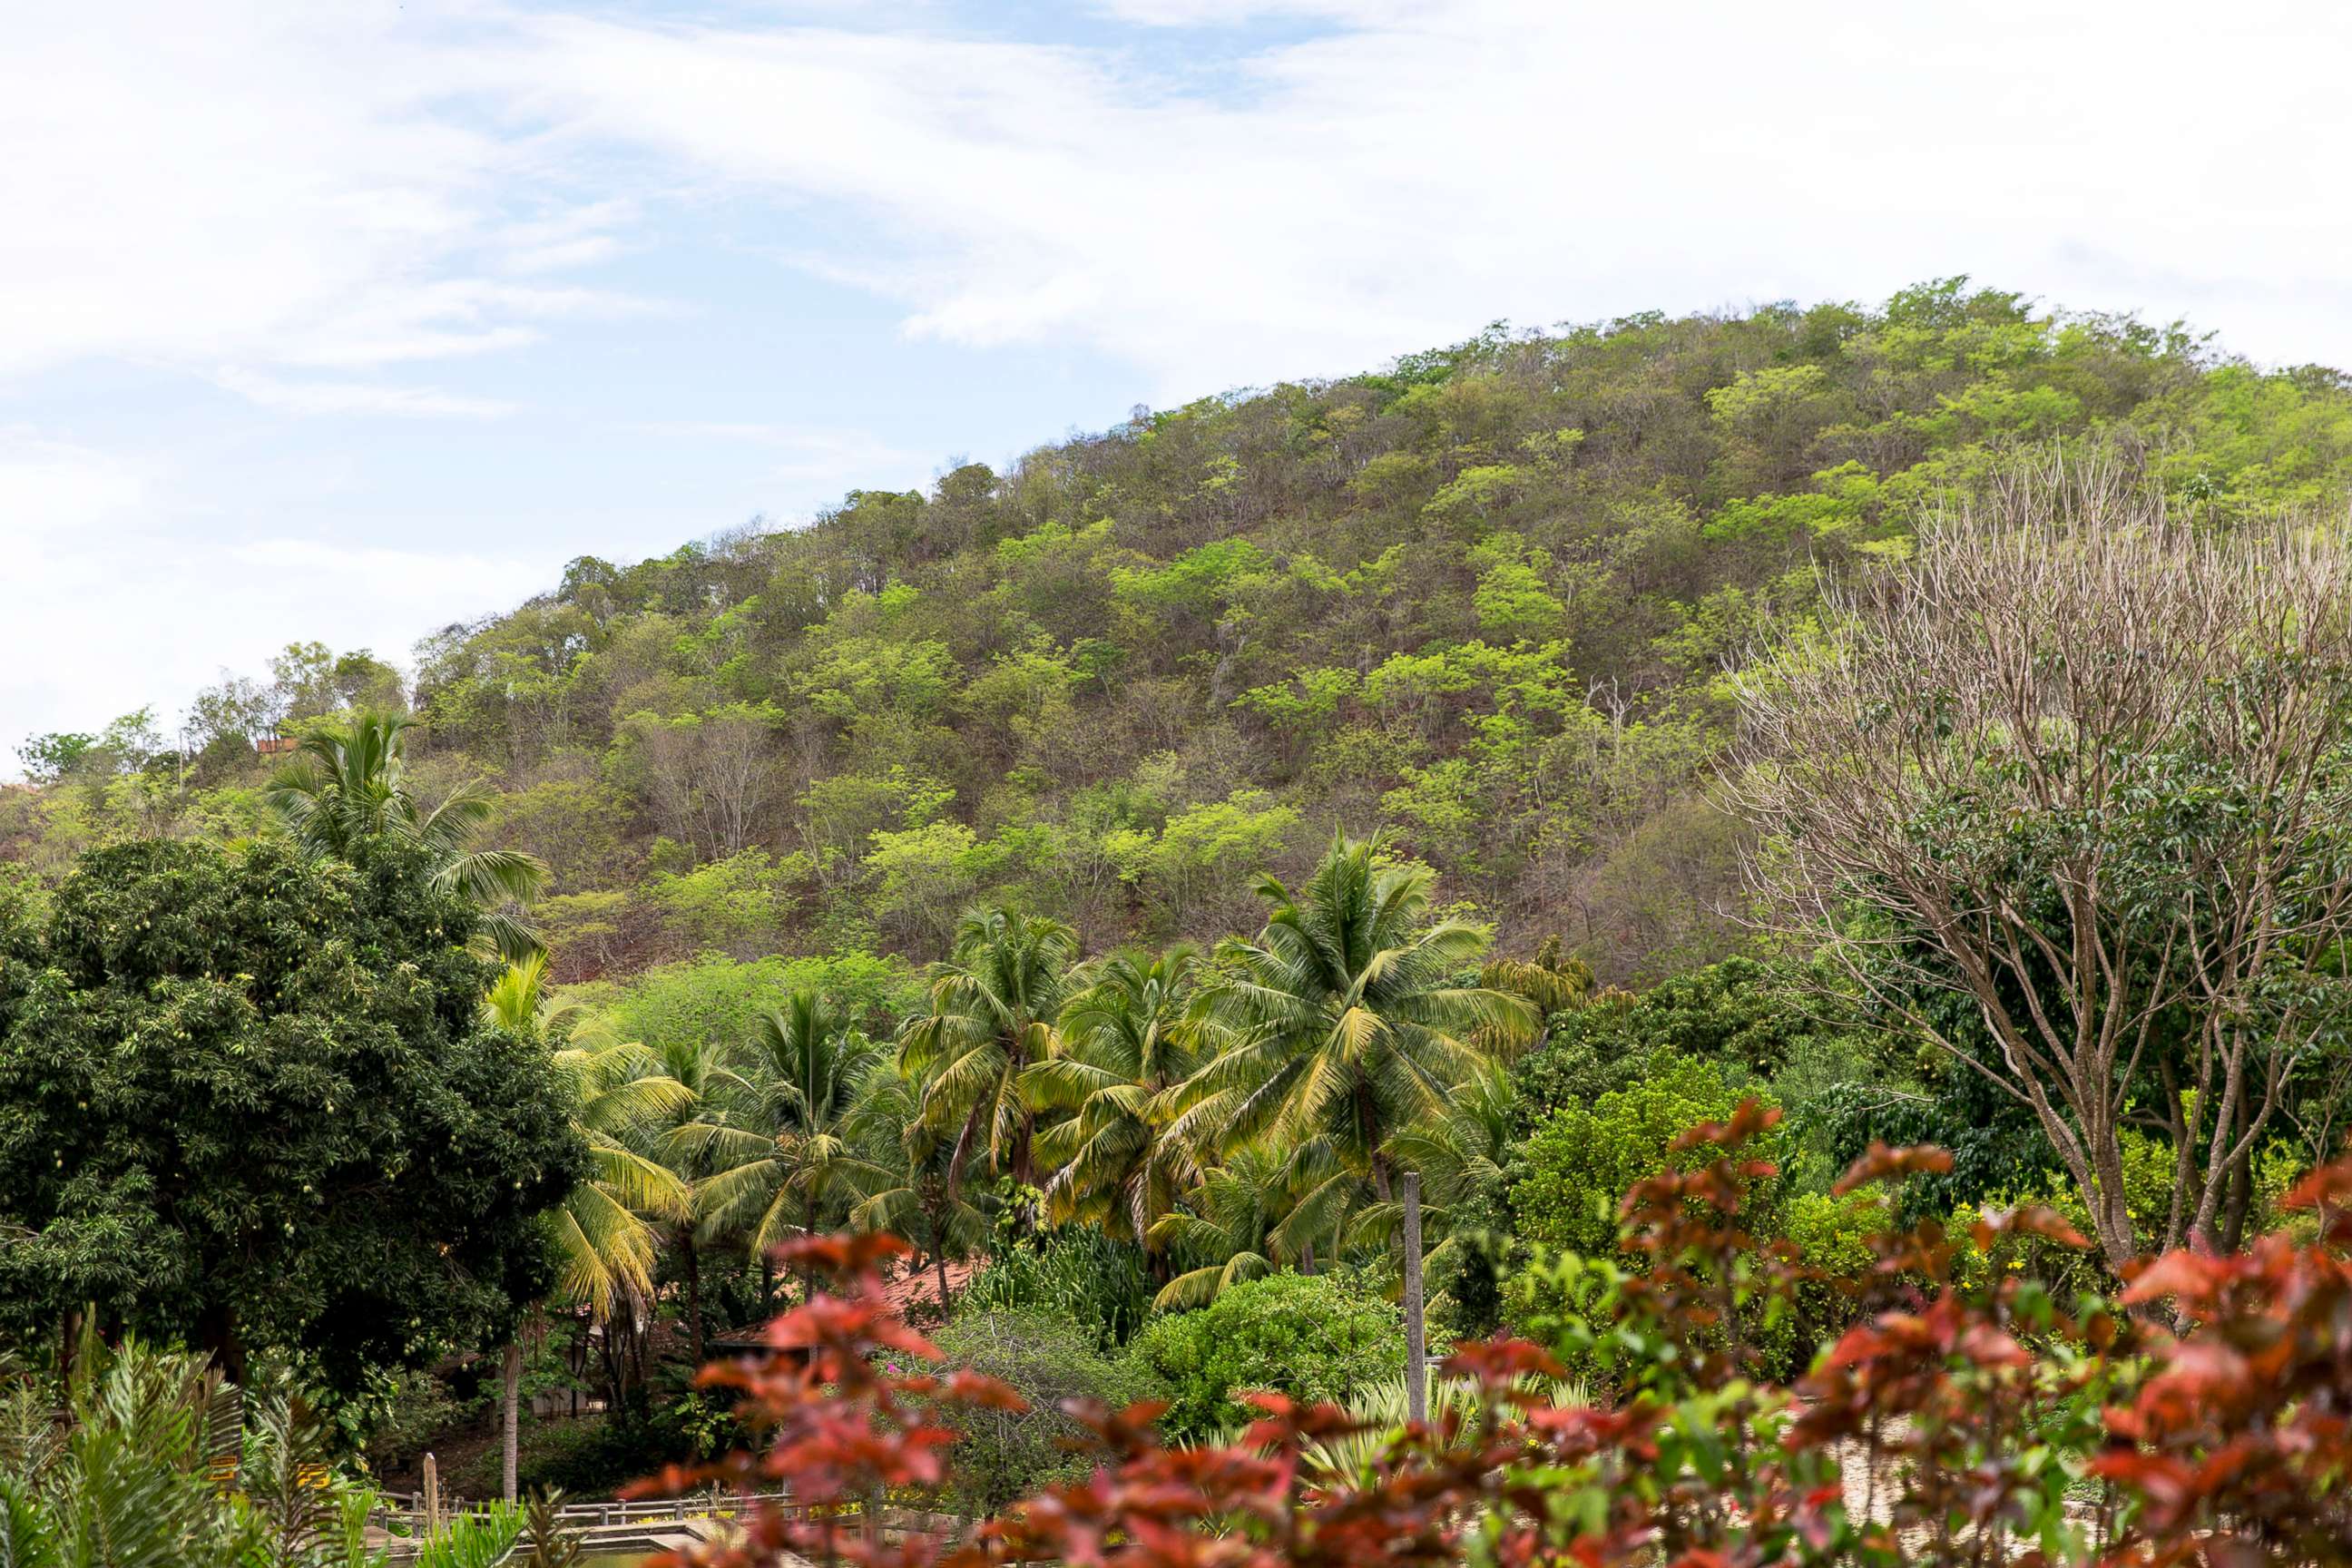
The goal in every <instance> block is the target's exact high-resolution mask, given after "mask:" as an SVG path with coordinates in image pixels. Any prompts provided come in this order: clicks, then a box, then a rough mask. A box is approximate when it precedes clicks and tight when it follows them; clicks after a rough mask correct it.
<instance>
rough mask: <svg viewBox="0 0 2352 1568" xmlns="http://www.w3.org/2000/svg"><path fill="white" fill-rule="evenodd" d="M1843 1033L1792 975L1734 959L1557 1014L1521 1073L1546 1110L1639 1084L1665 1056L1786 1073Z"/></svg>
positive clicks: (1734, 1071)
mask: <svg viewBox="0 0 2352 1568" xmlns="http://www.w3.org/2000/svg"><path fill="white" fill-rule="evenodd" d="M1835 1037H1836V1031H1835V1030H1834V1029H1833V1028H1832V1027H1831V1026H1829V1025H1828V1024H1826V1023H1825V1022H1823V1021H1822V1020H1821V1019H1819V1018H1818V1017H1816V1016H1814V1014H1813V1012H1812V1011H1811V1009H1810V1008H1809V1006H1808V1005H1807V1002H1806V999H1805V997H1803V996H1802V995H1801V994H1798V992H1797V990H1796V987H1795V984H1794V982H1793V979H1792V977H1791V976H1790V975H1788V974H1786V973H1782V972H1780V971H1779V970H1777V969H1775V968H1773V967H1771V966H1769V965H1766V964H1761V963H1756V962H1754V961H1753V960H1750V959H1744V958H1732V959H1726V960H1725V961H1724V962H1722V963H1715V964H1710V965H1708V966H1707V967H1706V968H1705V969H1699V970H1695V971H1693V972H1692V973H1688V974H1678V975H1676V976H1675V977H1674V978H1673V979H1671V980H1666V981H1664V982H1661V983H1660V984H1657V985H1654V986H1653V987H1652V988H1651V989H1649V990H1647V991H1643V992H1641V993H1640V994H1629V993H1626V992H1622V991H1612V992H1608V993H1605V994H1602V995H1601V996H1598V997H1596V998H1594V999H1593V1000H1592V1001H1591V1003H1589V1004H1588V1005H1584V1006H1582V1007H1576V1008H1570V1009H1568V1010H1566V1011H1563V1012H1559V1013H1555V1014H1554V1015H1552V1018H1551V1035H1550V1038H1549V1041H1548V1042H1547V1043H1546V1045H1545V1046H1544V1047H1543V1048H1542V1049H1541V1050H1538V1051H1533V1052H1530V1053H1529V1054H1528V1056H1527V1058H1525V1059H1524V1060H1522V1061H1521V1062H1520V1063H1519V1064H1518V1066H1517V1068H1516V1069H1515V1070H1514V1073H1513V1076H1514V1077H1515V1078H1516V1079H1517V1084H1518V1089H1519V1100H1520V1102H1521V1103H1522V1104H1523V1105H1524V1106H1526V1108H1527V1110H1528V1114H1529V1115H1531V1116H1535V1117H1540V1116H1542V1115H1543V1114H1544V1113H1545V1112H1546V1111H1549V1110H1557V1109H1559V1107H1561V1106H1564V1105H1574V1104H1580V1103H1588V1102H1590V1101H1591V1100H1597V1099H1599V1098H1600V1097H1601V1095H1603V1094H1607V1093H1610V1092H1612V1091H1614V1090H1618V1089H1628V1088H1631V1087H1633V1085H1635V1084H1638V1083H1639V1082H1641V1080H1642V1079H1643V1078H1644V1077H1646V1076H1647V1074H1648V1070H1649V1064H1650V1063H1651V1061H1652V1060H1653V1059H1654V1058H1658V1057H1660V1056H1666V1057H1681V1058H1698V1059H1699V1060H1702V1061H1705V1062H1707V1063H1709V1064H1711V1065H1713V1066H1715V1067H1716V1068H1718V1069H1719V1070H1722V1071H1723V1072H1724V1073H1725V1075H1726V1076H1727V1077H1730V1078H1734V1079H1738V1078H1740V1077H1742V1076H1743V1075H1746V1074H1755V1075H1759V1076H1760V1075H1765V1074H1769V1073H1774V1072H1777V1071H1779V1070H1780V1068H1781V1066H1782V1065H1783V1064H1784V1063H1786V1062H1787V1061H1788V1060H1789V1059H1790V1057H1791V1056H1792V1055H1793V1054H1796V1053H1797V1052H1799V1051H1801V1049H1803V1048H1804V1047H1807V1046H1809V1045H1818V1044H1819V1043H1820V1042H1821V1041H1822V1040H1825V1039H1832V1038H1835Z"/></svg>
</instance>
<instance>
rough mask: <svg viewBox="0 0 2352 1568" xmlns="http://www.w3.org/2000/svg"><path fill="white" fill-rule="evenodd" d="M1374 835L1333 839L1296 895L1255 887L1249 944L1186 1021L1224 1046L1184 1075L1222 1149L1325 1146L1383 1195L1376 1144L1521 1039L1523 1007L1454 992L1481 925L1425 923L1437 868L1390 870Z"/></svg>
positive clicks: (1519, 1002)
mask: <svg viewBox="0 0 2352 1568" xmlns="http://www.w3.org/2000/svg"><path fill="white" fill-rule="evenodd" d="M1434 877H1435V873H1433V872H1432V871H1431V870H1430V869H1429V868H1426V867H1423V866H1419V865H1415V864H1411V863H1403V864H1399V863H1392V862H1389V861H1387V860H1385V859H1384V858H1383V857H1382V855H1381V841H1380V840H1379V839H1378V838H1377V837H1374V838H1370V839H1349V838H1346V837H1339V838H1337V839H1335V840H1334V841H1333V843H1332V846H1331V848H1330V850H1329V852H1328V854H1326V855H1325V856H1324V858H1323V862H1322V864H1321V865H1320V866H1318V868H1316V871H1315V874H1314V876H1313V878H1311V879H1309V880H1308V882H1307V886H1306V888H1305V889H1303V890H1302V891H1301V892H1299V893H1296V894H1294V893H1293V892H1291V890H1290V889H1287V888H1286V887H1284V886H1283V885H1282V883H1281V882H1279V881H1277V880H1276V879H1274V878H1272V877H1268V878H1266V879H1265V880H1264V881H1263V882H1261V883H1260V884H1259V892H1260V895H1261V896H1262V897H1263V898H1265V900H1266V902H1267V904H1268V906H1269V912H1268V914H1267V917H1266V923H1265V930H1264V931H1261V932H1259V934H1258V935H1257V937H1256V938H1255V940H1244V939H1243V938H1239V937H1234V938H1228V939H1227V940H1226V941H1225V942H1222V943H1220V944H1219V946H1218V948H1217V952H1216V963H1215V964H1214V965H1213V967H1212V969H1211V970H1210V972H1209V974H1208V977H1207V979H1206V981H1205V982H1204V984H1203V985H1202V991H1201V1000H1200V1003H1199V1005H1198V1008H1197V1012H1198V1016H1200V1018H1201V1020H1202V1023H1203V1024H1204V1026H1206V1027H1207V1028H1208V1029H1209V1030H1210V1031H1211V1032H1212V1037H1213V1038H1214V1039H1215V1040H1216V1041H1217V1042H1218V1043H1219V1044H1220V1045H1221V1047H1222V1049H1221V1051H1220V1053H1219V1054H1218V1055H1217V1056H1216V1058H1214V1059H1213V1060H1212V1061H1210V1062H1209V1064H1208V1065H1207V1066H1206V1067H1205V1068H1202V1071H1201V1072H1200V1073H1198V1074H1196V1075H1195V1078H1194V1082H1193V1084H1192V1088H1191V1089H1190V1090H1189V1096H1190V1098H1192V1100H1195V1101H1198V1102H1202V1103H1213V1104H1214V1105H1215V1106H1216V1107H1217V1108H1218V1109H1219V1110H1220V1111H1221V1113H1222V1114H1223V1118H1224V1121H1225V1135H1226V1137H1227V1139H1228V1140H1229V1141H1230V1142H1247V1141H1250V1140H1252V1139H1255V1138H1258V1137H1261V1136H1267V1137H1271V1138H1272V1139H1273V1140H1274V1141H1275V1142H1277V1143H1279V1144H1285V1145H1294V1146H1295V1145H1298V1144H1302V1143H1305V1142H1307V1141H1309V1140H1311V1139H1314V1138H1317V1137H1328V1138H1329V1139H1331V1140H1332V1142H1333V1146H1334V1148H1335V1149H1337V1150H1338V1151H1339V1152H1340V1153H1341V1154H1342V1155H1343V1156H1344V1157H1345V1158H1346V1159H1347V1160H1348V1161H1349V1163H1351V1164H1352V1165H1353V1166H1355V1167H1356V1168H1357V1169H1360V1170H1362V1171H1364V1172H1366V1173H1369V1175H1370V1178H1371V1181H1372V1184H1373V1185H1374V1187H1375V1188H1376V1189H1377V1191H1378V1192H1379V1194H1380V1196H1381V1201H1382V1202H1383V1203H1385V1202H1387V1201H1388V1200H1389V1198H1390V1196H1391V1193H1390V1186H1389V1173H1390V1165H1391V1160H1390V1156H1389V1154H1388V1152H1387V1149H1386V1143H1387V1140H1388V1136H1389V1134H1390V1133H1391V1132H1392V1131H1395V1130H1396V1129H1397V1128H1399V1127H1402V1126H1404V1125H1407V1124H1409V1123H1411V1122H1413V1121H1419V1120H1421V1119H1423V1118H1425V1117H1428V1116H1430V1115H1433V1114H1434V1113H1435V1112H1437V1111H1438V1110H1441V1109H1442V1108H1443V1107H1444V1103H1445V1099H1446V1096H1447V1095H1448V1094H1450V1093H1451V1092H1452V1091H1453V1090H1454V1088H1455V1087H1456V1086H1457V1085H1459V1084H1461V1083H1462V1082H1464V1081H1465V1079H1468V1078H1469V1077H1470V1076H1471V1074H1472V1073H1473V1072H1474V1071H1475V1069H1476V1067H1477V1064H1478V1063H1479V1061H1480V1060H1481V1059H1483V1058H1485V1057H1486V1055H1487V1054H1488V1053H1489V1050H1490V1049H1491V1048H1492V1047H1494V1046H1496V1045H1499V1044H1507V1042H1509V1041H1511V1040H1515V1039H1518V1038H1523V1037H1525V1036H1526V1035H1527V1034H1528V1033H1529V1032H1530V1031H1531V1030H1532V1029H1533V1027H1534V1024H1535V1009H1534V1008H1533V1007H1532V1006H1530V1005H1528V1002H1527V1001H1526V1000H1525V999H1524V998H1522V997H1519V996H1516V995H1513V994H1509V993H1507V992H1502V991H1496V990H1494V989H1491V988H1489V987H1487V986H1484V985H1479V984H1464V983H1463V980H1464V975H1465V971H1468V970H1470V969H1472V968H1473V966H1475V964H1476V963H1477V961H1478V958H1479V956H1480V954H1481V953H1483V952H1485V951H1486V942H1487V932H1486V928H1485V927H1483V926H1478V925H1474V924H1472V923H1471V922H1469V921H1462V920H1455V919H1433V918H1431V916H1430V913H1429V889H1430V884H1431V883H1432V881H1433V879H1434Z"/></svg>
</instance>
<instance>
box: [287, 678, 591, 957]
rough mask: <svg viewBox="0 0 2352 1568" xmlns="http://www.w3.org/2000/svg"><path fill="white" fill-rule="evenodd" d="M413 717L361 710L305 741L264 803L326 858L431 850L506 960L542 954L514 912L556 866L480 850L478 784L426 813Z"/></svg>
mask: <svg viewBox="0 0 2352 1568" xmlns="http://www.w3.org/2000/svg"><path fill="white" fill-rule="evenodd" d="M415 728H416V721H415V719H412V718H410V717H409V716H408V715H407V714H405V713H391V712H384V711H381V710H373V709H357V710H353V711H352V712H351V713H350V714H348V715H346V716H345V717H344V718H343V719H342V720H341V721H340V722H338V723H333V724H330V725H328V726H326V727H325V728H322V729H320V730H317V731H312V732H311V733H310V734H309V735H306V736H304V737H303V738H302V743H301V745H300V747H299V750H298V753H297V755H296V756H295V758H294V759H293V760H292V761H291V762H289V763H286V764H285V765H284V766H283V767H281V768H279V769H278V772H277V773H275V774H273V775H272V776H271V778H270V781H269V784H268V787H267V788H266V789H265V790H264V792H263V795H262V798H263V799H264V800H265V801H266V802H268V805H269V808H270V810H271V811H272V812H273V813H275V814H276V816H277V817H278V820H279V821H280V822H281V823H283V824H284V825H285V826H286V828H287V831H288V832H289V833H291V834H292V835H293V836H294V837H295V839H296V840H297V841H298V842H299V843H300V844H301V845H302V847H303V848H304V849H305V850H306V851H308V852H309V853H310V854H311V855H313V856H317V857H321V858H324V857H329V856H334V857H349V856H350V855H351V854H352V851H353V849H354V848H355V847H357V846H358V845H359V844H360V843H361V842H362V841H363V840H365V839H368V838H373V837H389V838H396V839H401V840H404V841H406V842H408V843H411V844H414V845H415V846H417V847H420V848H422V849H423V850H424V851H425V854H426V855H427V856H428V857H429V858H431V860H432V863H433V867H434V875H433V879H434V883H435V885H436V886H437V887H440V888H444V889H448V890H450V891H454V892H457V893H458V894H460V895H462V896H463V897H464V898H466V899H467V900H468V901H470V902H472V903H473V904H475V905H476V906H477V907H478V908H479V909H480V910H481V911H482V931H483V934H484V935H485V936H487V937H488V939H489V941H490V942H491V944H492V945H494V946H495V947H496V948H497V949H498V951H499V954H500V956H502V957H504V958H507V959H509V960H515V959H520V958H524V957H527V956H529V955H530V953H533V952H538V951H540V941H539V936H538V933H537V932H535V931H532V930H531V929H530V926H528V925H527V924H525V923H524V922H523V921H520V920H518V919H517V918H516V917H515V916H514V915H513V914H511V913H510V912H509V910H508V909H507V908H506V906H508V905H511V904H528V903H529V902H530V900H532V899H534V898H536V897H538V895H539V889H540V887H541V884H542V883H544V882H545V880H546V879H547V868H546V866H545V865H544V864H543V863H542V862H541V860H540V859H539V858H538V857H537V856H534V855H529V854H526V853H524V852H523V851H521V850H520V849H478V848H474V847H472V846H473V843H474V840H475V838H476V837H478V835H479V833H480V832H481V830H482V828H483V826H485V825H486V824H487V823H488V820H489V818H490V815H491V813H492V810H493V809H494V807H493V796H492V795H491V793H490V791H489V789H488V786H487V785H485V784H482V783H480V782H479V781H478V780H477V781H474V782H472V783H468V784H464V785H462V786H460V787H459V788H458V789H457V790H456V791H454V792H453V793H452V794H451V795H449V797H448V798H447V799H446V800H444V801H443V802H442V803H441V804H440V805H436V806H435V807H433V808H432V809H431V810H429V811H428V810H426V809H425V807H424V806H423V805H420V804H419V803H418V801H417V799H416V797H415V795H412V794H411V793H410V792H409V789H408V785H407V780H406V772H407V763H406V756H405V752H406V749H407V735H408V731H411V730H413V729H415Z"/></svg>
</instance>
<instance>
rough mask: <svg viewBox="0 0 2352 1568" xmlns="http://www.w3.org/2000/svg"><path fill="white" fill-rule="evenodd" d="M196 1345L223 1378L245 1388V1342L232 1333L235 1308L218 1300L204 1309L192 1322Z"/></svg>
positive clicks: (234, 1331) (234, 1324) (234, 1323)
mask: <svg viewBox="0 0 2352 1568" xmlns="http://www.w3.org/2000/svg"><path fill="white" fill-rule="evenodd" d="M196 1342H197V1343H199V1344H201V1345H202V1346H204V1348H205V1352H206V1353H207V1354H209V1355H210V1356H211V1357H212V1363H213V1365H214V1366H215V1367H217V1368H219V1369H220V1374H221V1375H222V1376H223V1377H225V1378H226V1379H227V1380H228V1381H229V1382H231V1383H233V1384H236V1385H237V1386H238V1387H239V1388H242V1387H244V1386H245V1342H244V1340H243V1339H242V1338H241V1337H240V1336H239V1335H238V1333H237V1331H236V1308H234V1307H231V1306H229V1305H227V1304H226V1302H219V1301H215V1302H214V1303H213V1304H212V1305H210V1306H208V1307H206V1308H205V1310H204V1314H203V1315H202V1316H201V1317H200V1318H198V1319H197V1321H196Z"/></svg>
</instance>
